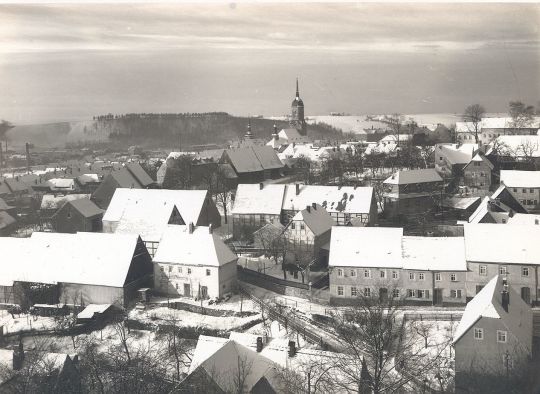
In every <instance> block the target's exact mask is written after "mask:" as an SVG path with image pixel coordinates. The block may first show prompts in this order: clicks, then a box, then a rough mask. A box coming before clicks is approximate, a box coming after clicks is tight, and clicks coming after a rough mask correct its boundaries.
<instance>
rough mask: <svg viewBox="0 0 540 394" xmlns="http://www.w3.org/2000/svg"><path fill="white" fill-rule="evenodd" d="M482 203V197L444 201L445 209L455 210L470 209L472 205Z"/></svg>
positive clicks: (452, 198) (447, 199) (453, 198)
mask: <svg viewBox="0 0 540 394" xmlns="http://www.w3.org/2000/svg"><path fill="white" fill-rule="evenodd" d="M478 201H480V197H457V196H453V197H449V198H445V199H444V200H443V201H442V206H443V207H449V208H454V209H468V208H469V207H470V206H471V205H473V204H475V203H476V202H478Z"/></svg>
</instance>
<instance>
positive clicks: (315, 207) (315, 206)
mask: <svg viewBox="0 0 540 394" xmlns="http://www.w3.org/2000/svg"><path fill="white" fill-rule="evenodd" d="M311 206H312V207H313V209H314V210H317V203H314V202H313V203H311Z"/></svg>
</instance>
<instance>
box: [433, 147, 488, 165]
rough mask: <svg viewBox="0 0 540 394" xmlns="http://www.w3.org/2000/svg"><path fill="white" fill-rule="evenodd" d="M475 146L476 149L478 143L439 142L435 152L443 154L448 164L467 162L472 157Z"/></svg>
mask: <svg viewBox="0 0 540 394" xmlns="http://www.w3.org/2000/svg"><path fill="white" fill-rule="evenodd" d="M475 148H476V149H478V145H476V144H466V145H460V146H458V145H457V144H439V145H437V150H436V152H435V153H436V154H437V155H442V156H445V157H446V158H447V159H448V161H449V162H450V164H467V163H468V162H469V161H470V160H471V158H472V157H473V153H474V151H475Z"/></svg>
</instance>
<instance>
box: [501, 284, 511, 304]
mask: <svg viewBox="0 0 540 394" xmlns="http://www.w3.org/2000/svg"><path fill="white" fill-rule="evenodd" d="M501 296H502V297H501V303H502V307H503V309H504V310H505V311H506V312H508V306H509V305H510V293H509V292H508V282H507V281H506V279H503V291H502V292H501Z"/></svg>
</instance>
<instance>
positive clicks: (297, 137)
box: [278, 128, 310, 144]
mask: <svg viewBox="0 0 540 394" xmlns="http://www.w3.org/2000/svg"><path fill="white" fill-rule="evenodd" d="M278 136H279V138H280V139H284V140H285V141H287V142H286V143H287V144H292V143H293V142H295V143H297V144H299V143H306V142H310V140H309V138H308V137H307V136H304V135H301V134H300V133H299V132H298V130H297V129H295V128H289V129H282V130H281V131H280V132H279V133H278Z"/></svg>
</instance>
